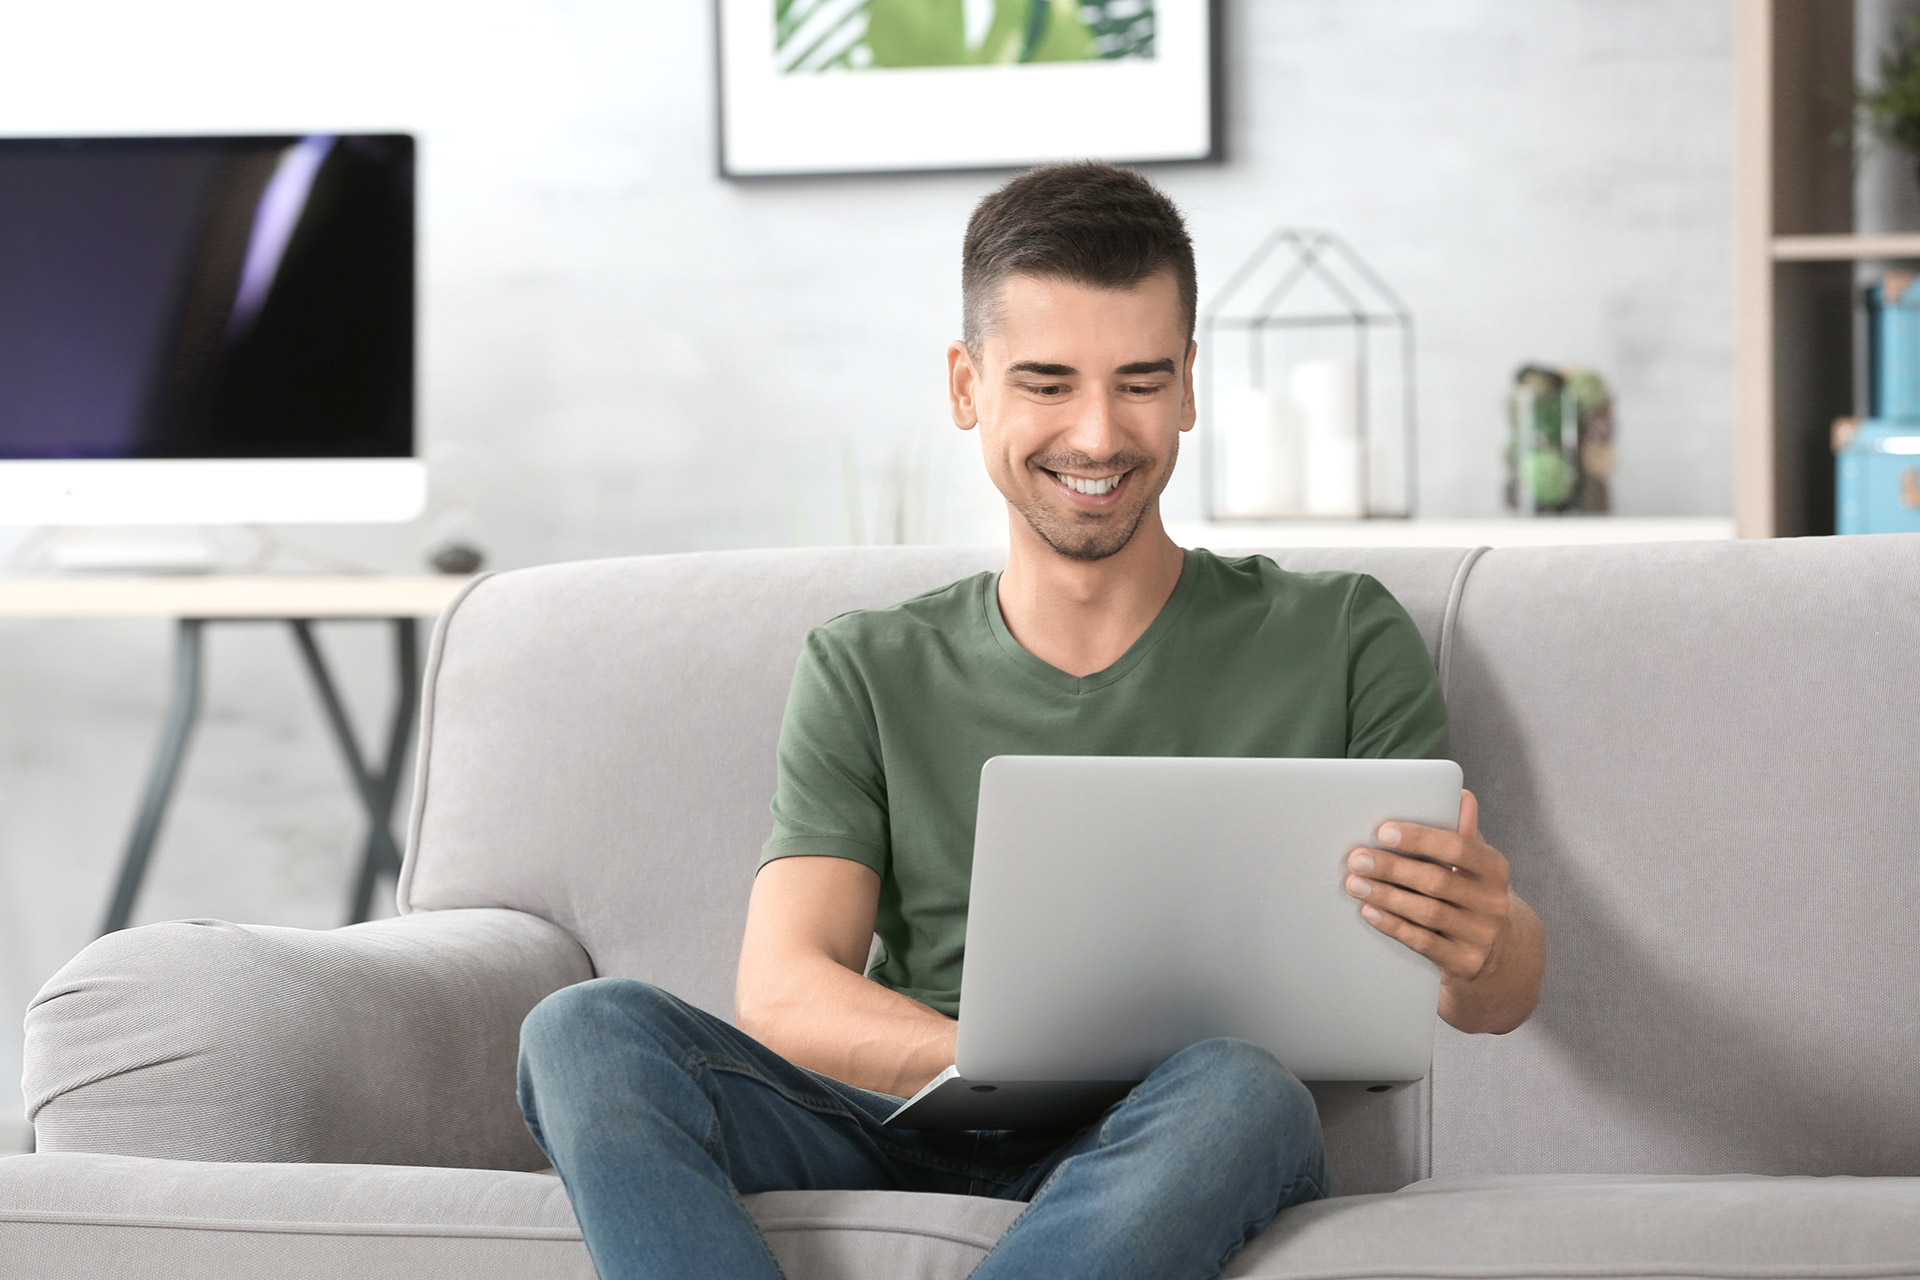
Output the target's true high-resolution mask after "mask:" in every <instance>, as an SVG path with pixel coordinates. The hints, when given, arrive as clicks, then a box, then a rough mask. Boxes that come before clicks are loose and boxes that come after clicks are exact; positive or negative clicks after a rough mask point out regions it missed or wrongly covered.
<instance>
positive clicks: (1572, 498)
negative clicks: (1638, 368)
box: [1506, 364, 1613, 515]
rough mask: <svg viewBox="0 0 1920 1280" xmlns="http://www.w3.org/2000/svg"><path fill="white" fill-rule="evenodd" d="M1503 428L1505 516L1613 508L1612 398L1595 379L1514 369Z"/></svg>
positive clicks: (1587, 373)
mask: <svg viewBox="0 0 1920 1280" xmlns="http://www.w3.org/2000/svg"><path fill="white" fill-rule="evenodd" d="M1507 421H1508V426H1509V428H1510V429H1509V432H1508V436H1507V448H1506V460H1507V486H1506V502H1507V506H1508V508H1509V509H1511V510H1514V511H1518V512H1519V513H1521V514H1522V515H1537V514H1540V513H1542V512H1584V513H1587V514H1595V515H1598V514H1604V513H1605V512H1607V511H1608V510H1610V509H1611V506H1612V501H1611V497H1610V495H1609V493H1608V489H1607V481H1608V479H1609V478H1610V477H1611V476H1612V475H1613V394H1612V393H1611V392H1610V391H1608V390H1607V384H1606V382H1605V381H1604V380H1603V379H1602V378H1601V377H1600V375H1599V374H1597V373H1595V372H1593V371H1592V370H1591V369H1553V368H1549V367H1547V366H1545V365H1539V364H1526V365H1522V366H1520V371H1519V372H1518V373H1516V374H1514V376H1513V394H1512V395H1510V396H1509V397H1508V398H1507Z"/></svg>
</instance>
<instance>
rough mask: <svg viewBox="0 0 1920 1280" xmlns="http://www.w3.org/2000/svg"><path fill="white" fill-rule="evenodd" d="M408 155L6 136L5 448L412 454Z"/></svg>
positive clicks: (321, 142)
mask: <svg viewBox="0 0 1920 1280" xmlns="http://www.w3.org/2000/svg"><path fill="white" fill-rule="evenodd" d="M413 160H414V147H413V139H412V138H411V137H408V136H406V135H398V134H380V135H350V134H339V135H334V134H312V135H308V136H305V137H294V136H288V137H218V138H216V137H195V138H32V139H24V138H8V139H0V460H8V459H11V460H30V459H49V460H51V459H75V460H78V459H171V458H206V459H211V458H235V459H242V458H406V457H411V456H412V455H413V453H414V422H413V416H414V415H413V399H414V396H413V380H414V379H413V366H414V199H413V190H414V165H413Z"/></svg>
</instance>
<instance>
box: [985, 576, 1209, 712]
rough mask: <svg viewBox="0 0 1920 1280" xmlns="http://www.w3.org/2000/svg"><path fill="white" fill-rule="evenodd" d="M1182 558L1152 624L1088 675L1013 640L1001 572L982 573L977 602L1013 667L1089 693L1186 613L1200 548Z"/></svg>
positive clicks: (1065, 689)
mask: <svg viewBox="0 0 1920 1280" xmlns="http://www.w3.org/2000/svg"><path fill="white" fill-rule="evenodd" d="M1184 556H1185V558H1184V560H1183V561H1182V562H1181V565H1180V580H1179V581H1178V582H1176V583H1174V584H1173V594H1171V595H1169V596H1168V597H1167V601H1166V603H1165V604H1163V605H1161V606H1160V612H1159V613H1157V614H1155V615H1154V618H1153V621H1152V622H1150V623H1148V624H1147V629H1146V630H1145V631H1142V632H1141V633H1140V635H1139V638H1137V639H1136V640H1135V641H1134V642H1133V643H1132V644H1131V645H1129V646H1127V651H1126V652H1125V653H1123V654H1121V655H1120V656H1119V658H1117V659H1115V660H1114V662H1113V664H1112V665H1111V666H1106V667H1102V668H1101V669H1100V670H1098V671H1094V672H1090V673H1088V674H1087V675H1084V676H1076V675H1070V674H1068V673H1067V672H1065V671H1062V670H1061V669H1060V668H1058V667H1056V666H1054V665H1053V664H1052V663H1050V662H1047V661H1045V660H1043V659H1041V658H1038V657H1035V656H1034V655H1033V654H1032V653H1031V652H1029V651H1028V650H1027V649H1026V648H1025V647H1024V646H1022V645H1021V643H1020V642H1019V641H1018V640H1015V639H1014V638H1013V632H1011V631H1009V630H1008V629H1007V620H1006V618H1005V617H1003V616H1002V615H1001V613H1000V573H991V574H985V575H982V577H981V579H980V581H981V588H980V600H981V605H982V608H983V609H984V611H985V613H986V615H987V626H988V627H990V628H991V629H992V631H993V638H994V639H995V640H997V641H999V642H1000V648H1001V649H1002V650H1003V651H1005V653H1006V655H1007V657H1008V658H1009V659H1011V660H1012V662H1013V664H1014V665H1015V666H1017V667H1019V668H1020V669H1021V670H1023V671H1025V672H1027V673H1028V674H1029V675H1031V676H1033V677H1034V678H1035V679H1036V680H1039V681H1041V682H1043V683H1044V684H1046V685H1047V686H1049V687H1050V688H1054V689H1058V690H1060V691H1061V692H1062V693H1090V692H1092V691H1093V690H1095V689H1099V688H1102V687H1103V686H1105V685H1109V684H1112V683H1113V682H1114V681H1115V680H1118V679H1119V678H1120V677H1122V676H1124V675H1126V674H1127V672H1129V671H1131V670H1133V669H1134V668H1135V667H1137V666H1139V665H1140V660H1141V659H1142V658H1144V657H1146V656H1147V653H1148V651H1149V650H1151V649H1152V648H1153V646H1154V645H1156V644H1158V643H1160V639H1161V637H1162V636H1164V635H1166V634H1167V631H1168V630H1169V629H1170V628H1171V627H1172V626H1173V624H1174V622H1175V621H1176V620H1177V619H1178V618H1179V616H1180V614H1181V613H1182V612H1184V611H1185V609H1186V607H1187V598H1188V597H1189V596H1191V595H1192V594H1193V579H1194V576H1195V573H1196V571H1197V570H1198V568H1199V565H1200V549H1199V548H1198V547H1187V548H1185V549H1184ZM1001 572H1005V571H1004V570H1002V571H1001Z"/></svg>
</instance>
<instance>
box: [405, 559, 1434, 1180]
mask: <svg viewBox="0 0 1920 1280" xmlns="http://www.w3.org/2000/svg"><path fill="white" fill-rule="evenodd" d="M1269 554H1272V555H1273V557H1274V558H1275V559H1276V560H1277V561H1278V562H1279V563H1280V564H1281V565H1282V566H1284V567H1286V568H1289V569H1297V570H1314V569H1323V568H1352V569H1359V570H1363V571H1365V572H1368V573H1372V574H1373V575H1374V576H1375V577H1377V578H1378V579H1379V580H1380V581H1381V583H1382V584H1383V585H1385V586H1386V587H1387V589H1388V590H1389V591H1391V592H1393V593H1394V595H1395V596H1396V597H1397V598H1399V599H1400V601H1401V602H1402V603H1403V604H1404V605H1405V606H1406V608H1407V610H1408V612H1409V613H1410V614H1412V616H1413V617H1414V619H1415V621H1416V623H1417V624H1418V625H1419V626H1420V629H1421V631H1422V634H1423V635H1424V636H1425V637H1426V639H1427V642H1428V647H1429V652H1430V653H1433V654H1434V655H1435V656H1436V658H1437V657H1438V655H1439V645H1440V638H1441V635H1442V633H1443V630H1444V615H1445V613H1446V609H1447V602H1448V599H1449V595H1450V592H1452V591H1453V590H1454V589H1455V588H1456V585H1457V583H1456V579H1457V577H1458V575H1459V571H1460V568H1461V566H1462V564H1463V563H1464V561H1465V560H1466V559H1467V558H1468V553H1467V552H1466V551H1463V550H1458V549H1423V548H1416V549H1400V548H1395V549H1382V550H1373V551H1358V552H1356V551H1327V550H1318V549H1301V550H1290V551H1283V552H1272V553H1269ZM1003 560H1004V552H1003V551H1000V550H998V549H995V548H985V547H972V548H968V547H909V548H822V549H796V550H778V551H748V552H708V553H695V554H684V555H665V556H650V557H639V558H632V559H621V560H601V561H586V562H580V563H573V564H561V565H553V566H547V567H542V568H537V569H526V570H516V571H513V572H509V573H501V574H496V575H492V576H490V577H486V578H483V579H481V580H480V581H478V582H476V583H475V584H474V585H473V586H472V587H471V588H470V589H469V590H468V591H467V592H466V593H465V594H464V595H463V596H462V597H461V598H460V599H459V600H458V601H456V602H455V604H454V605H453V606H452V607H451V608H449V610H448V611H447V612H446V613H445V615H443V617H442V618H441V620H440V623H439V625H438V627H437V628H436V629H435V633H434V640H433V644H432V647H431V652H430V655H429V662H428V669H427V678H426V695H425V696H426V701H425V703H424V707H423V713H422V715H423V722H424V724H423V731H422V733H423V736H422V740H421V741H422V749H421V758H420V761H419V771H418V774H417V781H416V787H415V795H414V808H413V816H412V826H411V831H410V838H409V840H408V850H407V856H406V867H405V870H404V872H403V873H402V878H401V885H400V898H401V907H402V909H403V910H406V911H422V910H434V909H441V908H452V907H472V906H501V907H513V908H517V909H520V910H523V911H528V912H532V913H533V914H535V915H538V916H542V917H544V918H546V919H548V920H551V921H553V922H554V923H556V924H559V925H560V926H562V927H563V928H565V929H566V930H567V931H568V932H569V933H571V934H572V935H573V936H574V937H575V938H577V939H578V940H579V941H580V943H581V945H582V946H583V947H585V948H586V950H587V953H588V954H589V955H590V956H591V957H592V960H593V964H594V968H595V972H597V973H599V974H601V975H618V976H627V977H638V978H644V979H646V980H647V981H649V982H652V983H655V984H657V985H659V986H661V987H664V988H665V989H667V990H669V991H672V992H674V993H676V994H678V995H680V996H682V997H683V998H685V999H687V1000H690V1001H692V1002H693V1003H695V1004H698V1005H700V1006H702V1007H704V1008H706V1009H709V1010H711V1011H713V1012H715V1013H718V1014H721V1015H722V1016H727V1017H731V1014H732V1007H733V979H734V969H735V962H736V959H737V956H738V952H739V946H740V937H741V932H742V928H743V926H744V923H745V919H746V903H747V894H748V891H749V889H750V888H751V885H752V880H753V874H754V870H755V868H756V866H757V864H758V859H759V851H760V845H761V843H762V842H763V841H764V840H765V839H766V837H767V834H768V832H769V830H770V829H771V814H770V812H769V810H768V802H769V800H770V799H771V797H772V795H773V787H774V778H775V766H774V748H775V743H776V740H777V737H778V733H779V727H780V718H781V713H782V711H783V710H784V708H785V705H786V697H787V688H788V684H789V681H790V680H791V678H792V675H793V668H794V663H795V661H796V659H797V658H798V656H799V653H800V644H801V640H802V638H803V637H804V635H805V634H806V631H807V629H808V628H809V627H812V626H814V625H817V624H819V623H822V622H825V621H826V620H827V619H829V618H831V617H833V616H834V615H836V614H839V613H842V612H845V611H846V610H849V609H856V608H870V607H881V606H884V605H888V604H891V603H894V602H895V601H898V600H902V599H905V598H906V597H908V596H912V595H916V594H918V593H920V592H922V591H926V590H930V589H932V588H935V587H938V586H942V585H944V584H946V583H948V582H952V581H954V580H955V579H958V578H962V577H965V576H967V575H969V574H973V573H977V572H979V571H981V570H983V569H989V568H996V567H998V566H999V565H1000V564H1001V563H1003ZM1424 1096H1425V1095H1424V1089H1422V1090H1416V1091H1405V1092H1403V1093H1401V1094H1397V1095H1393V1097H1392V1098H1390V1099H1378V1098H1369V1099H1367V1100H1366V1103H1367V1104H1368V1105H1361V1106H1350V1105H1348V1104H1345V1103H1341V1102H1338V1101H1335V1102H1330V1103H1329V1104H1328V1107H1327V1109H1326V1115H1325V1119H1326V1121H1327V1130H1328V1134H1329V1142H1330V1146H1331V1147H1333V1148H1334V1149H1335V1159H1334V1166H1335V1175H1336V1177H1337V1178H1339V1179H1340V1181H1341V1183H1342V1186H1343V1188H1345V1189H1349V1190H1360V1189H1368V1188H1371V1187H1374V1186H1398V1185H1401V1184H1402V1183H1405V1182H1407V1181H1409V1180H1411V1179H1413V1178H1416V1177H1419V1176H1420V1175H1421V1170H1422V1168H1423V1166H1424V1160H1425V1157H1424V1151H1423V1148H1422V1144H1423V1143H1424V1140H1425V1133H1426V1122H1425V1118H1424V1113H1423V1110H1422V1108H1423V1107H1424ZM1349 1150H1350V1151H1351V1152H1352V1153H1353V1156H1352V1158H1351V1159H1347V1158H1346V1157H1345V1156H1343V1155H1342V1154H1340V1153H1342V1152H1345V1151H1349Z"/></svg>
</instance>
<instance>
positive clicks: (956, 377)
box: [947, 338, 980, 431]
mask: <svg viewBox="0 0 1920 1280" xmlns="http://www.w3.org/2000/svg"><path fill="white" fill-rule="evenodd" d="M979 387H980V374H979V372H978V371H977V370H976V369H975V368H974V367H973V357H972V356H971V355H969V354H967V344H966V343H964V342H961V341H960V340H959V339H957V338H956V339H954V340H953V341H952V342H949V343H948V344H947V405H948V408H949V409H950V410H951V411H952V413H953V425H954V426H956V427H958V428H960V429H961V430H962V431H968V430H971V429H972V428H973V427H974V426H975V425H976V424H977V423H978V422H979V421H980V408H979V405H978V404H976V403H975V395H976V393H977V392H978V391H979Z"/></svg>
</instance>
